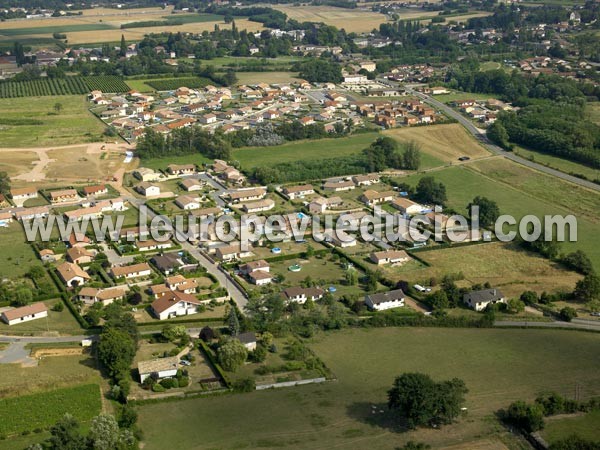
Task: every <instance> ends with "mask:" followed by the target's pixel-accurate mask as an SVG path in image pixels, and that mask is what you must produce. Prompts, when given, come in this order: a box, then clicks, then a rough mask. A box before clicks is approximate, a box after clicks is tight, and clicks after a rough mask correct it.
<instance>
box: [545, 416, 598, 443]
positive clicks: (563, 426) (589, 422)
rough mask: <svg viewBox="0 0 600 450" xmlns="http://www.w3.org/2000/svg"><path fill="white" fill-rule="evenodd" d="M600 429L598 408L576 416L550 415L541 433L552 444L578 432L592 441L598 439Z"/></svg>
mask: <svg viewBox="0 0 600 450" xmlns="http://www.w3.org/2000/svg"><path fill="white" fill-rule="evenodd" d="M599 429H600V410H596V411H592V412H589V413H587V414H582V415H577V416H574V417H560V418H559V417H557V418H552V417H550V418H548V419H546V427H545V428H544V430H543V431H542V432H541V434H542V437H543V438H544V439H545V440H546V442H549V443H550V444H552V443H553V442H555V441H558V440H560V439H564V438H567V437H569V436H571V435H572V434H577V435H578V436H580V437H582V438H583V439H588V440H590V441H598V430H599Z"/></svg>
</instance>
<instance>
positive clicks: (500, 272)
mask: <svg viewBox="0 0 600 450" xmlns="http://www.w3.org/2000/svg"><path fill="white" fill-rule="evenodd" d="M417 255H418V256H419V258H421V259H423V260H425V261H426V262H428V263H430V264H431V267H425V266H423V265H420V266H417V265H414V266H412V267H413V270H408V268H407V267H406V268H405V267H399V268H394V267H389V268H384V271H385V272H386V274H390V275H392V277H393V279H406V280H408V281H410V282H415V283H417V282H422V283H425V284H427V280H429V278H430V277H432V276H433V277H436V278H437V279H438V280H439V279H441V278H442V277H443V276H444V275H446V274H451V273H452V274H455V273H457V272H459V271H460V272H462V273H463V274H464V276H465V280H464V281H460V282H459V284H460V285H461V286H462V285H463V284H464V285H467V286H470V285H472V284H477V283H481V284H483V283H485V282H487V281H489V282H490V283H491V284H492V286H494V287H498V288H501V289H502V292H503V293H504V294H505V295H507V296H509V297H516V296H519V295H520V294H521V293H522V292H523V291H526V290H533V291H537V292H538V293H540V294H541V293H542V292H543V291H547V292H552V291H555V290H566V291H570V290H572V289H573V287H574V286H575V283H576V282H577V281H578V280H579V279H580V278H581V277H580V276H579V275H577V274H575V273H573V272H567V271H565V270H564V269H563V268H561V267H560V266H557V265H556V264H555V263H552V262H550V261H548V260H547V259H545V258H541V257H539V256H537V255H535V254H533V253H528V252H525V251H523V250H520V249H519V248H518V247H517V246H516V245H513V244H503V243H489V244H481V245H473V246H468V247H462V248H460V247H458V248H451V249H446V250H435V251H426V252H419V253H417Z"/></svg>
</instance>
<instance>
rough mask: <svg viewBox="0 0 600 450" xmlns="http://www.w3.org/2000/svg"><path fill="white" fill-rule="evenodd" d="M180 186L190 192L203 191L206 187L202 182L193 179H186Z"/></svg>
mask: <svg viewBox="0 0 600 450" xmlns="http://www.w3.org/2000/svg"><path fill="white" fill-rule="evenodd" d="M179 184H180V185H181V187H182V188H183V189H185V190H186V191H188V192H194V191H201V190H202V187H203V186H204V183H202V182H201V181H200V180H195V179H193V178H186V179H185V180H182V181H181V182H180V183H179Z"/></svg>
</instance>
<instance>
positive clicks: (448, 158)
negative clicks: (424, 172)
mask: <svg viewBox="0 0 600 450" xmlns="http://www.w3.org/2000/svg"><path fill="white" fill-rule="evenodd" d="M383 134H385V135H387V136H391V137H393V138H394V139H396V140H398V141H404V142H407V141H415V142H417V143H418V144H419V145H420V146H421V150H422V155H425V154H427V155H429V156H431V157H432V158H435V159H436V160H438V161H439V162H440V163H439V164H437V166H441V165H443V163H456V162H458V161H457V160H458V158H459V157H460V156H469V157H470V158H471V159H477V158H484V157H486V156H490V153H489V152H488V151H487V150H486V149H485V148H483V147H482V146H481V145H480V144H479V143H478V142H477V141H476V140H475V139H474V138H473V136H472V135H470V134H469V133H467V131H466V130H465V129H464V128H463V127H462V126H461V125H459V124H457V123H456V124H449V125H432V126H428V127H408V128H393V129H390V130H386V131H384V132H383ZM424 165H425V164H424ZM432 167H435V166H432ZM425 168H427V167H425Z"/></svg>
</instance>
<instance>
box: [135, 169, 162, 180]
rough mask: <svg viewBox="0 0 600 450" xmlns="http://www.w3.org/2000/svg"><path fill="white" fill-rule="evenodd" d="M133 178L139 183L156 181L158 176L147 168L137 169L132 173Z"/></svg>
mask: <svg viewBox="0 0 600 450" xmlns="http://www.w3.org/2000/svg"><path fill="white" fill-rule="evenodd" d="M133 176H134V177H136V178H137V179H138V180H140V181H156V180H158V179H159V177H160V175H159V174H158V173H156V172H155V171H154V170H152V169H148V168H147V167H139V168H138V169H136V170H135V171H134V172H133Z"/></svg>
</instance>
